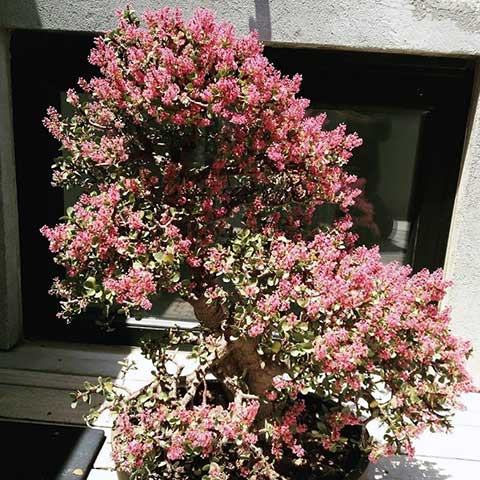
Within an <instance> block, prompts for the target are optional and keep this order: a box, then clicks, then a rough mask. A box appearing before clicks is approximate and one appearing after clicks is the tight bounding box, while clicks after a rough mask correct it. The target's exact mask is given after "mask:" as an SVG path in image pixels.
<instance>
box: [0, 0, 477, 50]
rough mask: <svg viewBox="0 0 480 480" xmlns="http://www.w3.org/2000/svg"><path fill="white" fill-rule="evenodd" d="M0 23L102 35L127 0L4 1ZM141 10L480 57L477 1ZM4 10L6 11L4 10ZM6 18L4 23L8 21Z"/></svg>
mask: <svg viewBox="0 0 480 480" xmlns="http://www.w3.org/2000/svg"><path fill="white" fill-rule="evenodd" d="M3 3H4V7H3V10H4V12H3V15H1V16H0V23H2V24H3V25H5V26H7V27H14V28H18V27H19V28H46V29H52V30H81V31H101V30H105V29H107V28H109V27H111V26H112V24H113V23H112V17H113V16H112V12H113V11H114V10H115V9H117V8H119V7H121V6H123V5H125V4H126V3H127V1H126V0H122V1H117V0H3ZM129 3H131V4H132V6H133V7H134V8H135V9H137V11H143V10H145V9H147V8H156V7H159V6H163V5H172V6H179V7H181V8H182V9H183V10H184V11H185V13H186V15H187V16H188V15H190V14H191V12H192V11H193V10H194V9H195V8H197V7H207V8H210V9H212V10H214V11H216V12H217V14H218V17H219V18H222V19H228V20H230V21H232V22H233V23H234V24H235V25H236V26H237V27H238V30H239V32H242V33H244V32H247V31H249V30H250V29H251V28H252V27H254V28H256V29H257V30H259V31H260V35H261V37H262V39H263V40H272V41H274V42H288V43H297V44H298V43H302V44H312V45H329V46H335V47H341V48H348V49H352V48H355V49H362V50H394V51H402V52H405V51H418V52H438V53H455V54H476V53H478V52H479V51H480V2H479V1H477V0H451V1H447V0H270V1H268V0H177V1H172V0H166V1H163V0H131V1H130V2H129ZM0 8H2V7H0ZM2 17H3V20H2Z"/></svg>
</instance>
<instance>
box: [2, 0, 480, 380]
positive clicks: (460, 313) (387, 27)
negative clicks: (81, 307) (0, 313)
mask: <svg viewBox="0 0 480 480" xmlns="http://www.w3.org/2000/svg"><path fill="white" fill-rule="evenodd" d="M125 3H126V1H125V2H124V1H120V2H119V1H114V0H81V1H80V0H3V3H0V25H3V26H4V27H6V28H32V29H37V28H43V29H51V30H77V31H103V30H105V29H108V28H110V27H111V26H112V25H113V15H112V12H113V11H114V10H115V9H116V8H119V7H121V6H123V5H124V4H125ZM130 3H131V4H132V6H133V7H134V8H135V9H137V11H143V10H145V9H146V8H156V7H159V6H163V5H172V6H179V7H181V8H183V9H184V11H185V14H186V16H189V15H190V14H191V12H192V11H193V10H194V9H195V8H196V7H200V6H203V7H207V8H210V9H212V10H214V11H216V12H217V15H218V17H219V18H221V19H226V20H227V19H228V20H230V21H232V22H233V23H234V24H235V25H236V26H237V29H238V31H239V32H240V33H247V32H248V31H249V30H251V29H252V28H255V29H257V30H258V31H259V33H260V37H261V38H262V39H263V40H264V41H271V42H275V43H291V44H297V45H298V44H302V45H314V46H319V47H329V48H342V49H356V50H370V51H388V52H403V53H405V52H415V53H420V54H439V55H456V56H458V55H475V56H478V55H480V1H478V0H450V1H447V0H270V1H268V0H197V1H195V0H178V1H157V0H133V1H130ZM2 10H3V11H2ZM0 75H1V71H0ZM0 80H1V78H0ZM477 96H478V92H477V93H476V95H475V97H477ZM475 103H476V102H475ZM475 108H476V106H473V107H472V122H471V131H470V132H469V136H468V138H467V141H468V142H467V148H466V156H465V159H464V166H463V171H462V175H461V180H460V184H459V189H458V195H457V199H456V205H455V214H454V219H453V223H452V231H451V236H450V242H449V248H448V255H447V264H446V267H447V275H448V277H449V278H451V279H453V280H454V281H455V282H456V284H455V287H453V288H452V289H451V291H450V294H449V297H448V299H447V302H446V303H451V304H452V306H453V314H454V329H455V331H456V332H457V333H460V334H463V335H464V336H466V337H468V338H470V339H471V340H472V341H473V342H474V344H475V346H476V350H477V354H476V356H475V358H474V359H473V361H472V362H471V368H472V371H474V372H475V375H476V378H477V381H478V382H479V383H480V208H478V205H480V169H479V167H480V112H478V111H476V110H475ZM3 114H4V112H3V111H2V115H3ZM2 161H3V159H2ZM3 196H4V197H5V194H4V195H3ZM4 211H5V210H4ZM0 249H1V247H0ZM0 294H1V292H0Z"/></svg>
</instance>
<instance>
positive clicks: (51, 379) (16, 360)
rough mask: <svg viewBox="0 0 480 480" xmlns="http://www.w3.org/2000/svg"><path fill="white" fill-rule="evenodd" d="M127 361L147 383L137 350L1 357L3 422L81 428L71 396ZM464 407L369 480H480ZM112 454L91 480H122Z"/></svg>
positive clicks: (59, 350) (40, 350)
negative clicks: (413, 451) (446, 429)
mask: <svg viewBox="0 0 480 480" xmlns="http://www.w3.org/2000/svg"><path fill="white" fill-rule="evenodd" d="M126 356H128V357H129V358H131V359H135V360H136V361H137V362H138V365H139V369H138V370H137V371H135V372H134V373H132V377H130V378H127V379H125V383H127V384H128V385H129V386H130V387H133V386H135V385H137V386H140V385H141V384H144V383H145V382H146V381H148V377H149V371H150V365H149V363H148V362H147V361H146V360H145V359H142V358H141V356H140V352H139V350H138V349H136V348H130V347H115V346H109V347H106V346H100V345H97V346H93V345H76V344H66V343H55V342H48V343H38V342H37V343H26V344H24V345H21V346H20V347H17V348H16V349H14V350H13V351H10V352H0V418H2V417H3V418H14V419H19V420H35V421H42V422H59V423H73V424H82V415H83V414H84V413H85V408H83V407H81V406H79V407H78V408H77V409H76V410H72V409H71V408H70V398H69V392H71V391H73V390H74V389H76V388H80V387H81V385H82V384H83V382H84V381H85V380H86V379H88V380H90V381H95V378H96V377H97V376H99V375H101V376H110V377H113V378H115V377H116V375H117V374H118V371H119V365H118V361H119V360H122V359H124V358H125V357H126ZM464 403H465V405H466V407H467V408H466V410H465V411H462V412H459V413H458V414H457V415H456V417H455V422H454V426H455V428H454V430H453V432H452V433H450V434H438V433H437V434H432V433H426V434H424V435H423V436H422V437H421V438H420V439H419V440H418V441H417V442H416V447H417V456H416V458H414V459H407V458H405V457H394V458H389V459H382V460H381V461H379V462H378V463H377V464H375V465H373V464H372V465H370V466H369V468H368V470H367V472H366V475H365V480H480V394H469V395H466V396H465V397H464ZM99 428H103V429H104V430H105V431H106V434H107V438H108V437H109V422H108V419H101V421H100V424H99ZM109 451H110V444H109V442H108V441H107V443H106V444H105V445H104V447H103V449H102V450H101V452H100V454H99V456H98V458H97V459H96V461H95V465H94V469H93V470H92V471H91V473H90V475H89V477H88V480H115V479H119V478H121V477H119V476H118V474H117V473H116V472H115V471H114V470H113V462H112V460H111V459H110V455H109ZM312 480H313V479H312Z"/></svg>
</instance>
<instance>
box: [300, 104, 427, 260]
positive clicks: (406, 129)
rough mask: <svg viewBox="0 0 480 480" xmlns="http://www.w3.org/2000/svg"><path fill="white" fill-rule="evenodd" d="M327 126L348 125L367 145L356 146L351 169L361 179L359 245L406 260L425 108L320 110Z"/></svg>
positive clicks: (357, 222) (354, 210) (357, 208)
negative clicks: (375, 246) (323, 114)
mask: <svg viewBox="0 0 480 480" xmlns="http://www.w3.org/2000/svg"><path fill="white" fill-rule="evenodd" d="M322 112H326V113H327V123H326V128H327V129H333V128H335V127H336V126H337V125H338V124H340V123H345V124H346V125H347V129H348V131H349V132H354V131H356V132H357V133H358V134H359V136H360V137H361V138H362V139H363V145H362V146H361V147H358V148H357V149H355V151H354V153H353V157H352V158H351V160H350V163H349V165H348V167H347V170H348V171H350V172H351V173H353V174H355V175H356V176H357V177H358V187H359V188H361V189H362V190H363V194H362V195H361V196H360V197H358V198H357V202H356V205H355V207H353V208H352V209H351V213H352V216H353V218H354V229H355V231H356V232H357V233H358V235H359V239H358V243H359V244H363V245H367V246H370V245H374V244H378V245H380V252H381V255H382V260H384V261H385V262H389V261H392V260H397V261H399V262H401V263H408V258H406V253H407V245H408V240H409V233H410V220H411V219H410V217H409V211H410V202H411V198H412V189H413V183H414V177H415V168H416V164H417V151H418V144H419V137H420V130H421V126H422V121H423V119H424V117H425V115H426V113H427V112H425V111H423V110H413V109H404V110H400V109H391V110H387V109H381V110H380V109H373V108H372V109H368V108H346V109H334V108H328V107H327V108H322V106H321V105H313V108H311V109H309V114H310V115H317V114H319V113H322Z"/></svg>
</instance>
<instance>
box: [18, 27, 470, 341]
mask: <svg viewBox="0 0 480 480" xmlns="http://www.w3.org/2000/svg"><path fill="white" fill-rule="evenodd" d="M91 45H92V36H91V35H85V34H68V33H52V32H28V31H18V32H14V34H13V36H12V52H11V53H12V80H13V82H12V83H13V110H14V128H15V148H16V150H15V153H16V162H17V182H18V185H17V186H18V201H19V210H20V211H19V214H20V235H21V255H22V289H23V302H24V318H25V331H26V335H27V336H29V337H43V338H51V339H53V338H61V339H70V340H82V341H89V342H94V341H96V342H102V343H112V342H115V343H127V344H128V343H135V342H136V341H137V340H138V338H139V337H141V336H142V335H144V334H145V330H146V329H148V330H149V331H150V332H151V331H152V330H153V331H155V332H156V331H158V327H159V326H162V325H165V324H168V323H169V322H176V321H177V320H178V319H181V320H183V321H186V322H187V323H186V324H185V325H187V326H193V325H194V318H193V315H192V312H191V310H189V308H188V306H185V305H183V304H182V303H179V302H178V301H177V300H176V299H175V298H168V299H165V300H164V302H163V303H159V304H157V306H156V310H155V309H154V311H152V312H151V313H150V314H149V315H148V316H147V318H145V319H144V320H142V322H140V323H139V322H136V321H133V320H132V321H129V322H127V323H126V324H123V325H122V326H121V328H119V329H118V330H117V331H115V332H114V333H102V332H99V331H98V329H96V328H95V326H94V320H93V319H92V320H91V321H87V320H86V319H82V320H81V321H79V322H74V323H73V325H71V326H66V327H63V326H62V322H59V321H58V320H57V319H56V318H55V312H56V311H57V299H55V298H52V297H50V296H49V295H48V293H47V292H48V289H49V287H50V284H51V279H52V278H53V277H54V276H55V275H59V274H61V272H59V271H58V269H57V268H56V266H55V264H54V263H53V261H52V258H51V254H50V253H49V252H48V249H47V246H46V241H45V240H44V239H43V238H42V237H41V235H40V234H39V228H40V227H41V226H42V225H44V224H49V225H53V224H54V223H56V222H57V220H58V218H59V217H60V216H61V215H62V213H63V210H64V202H65V201H67V202H68V201H69V200H68V199H64V198H63V197H64V196H63V192H62V191H60V190H59V189H53V188H52V187H51V186H50V174H51V168H50V165H51V163H52V159H53V158H54V157H55V156H57V155H58V145H57V144H56V142H55V141H54V140H53V139H52V138H51V137H50V135H49V134H48V132H47V131H46V130H45V129H44V128H43V126H42V124H41V120H42V118H43V117H44V115H45V111H46V109H47V107H48V106H49V105H54V106H56V107H57V108H60V107H61V95H62V92H65V91H66V90H67V88H69V87H71V86H73V85H75V83H76V81H77V79H78V77H80V76H83V77H87V78H88V77H91V76H93V75H95V74H96V72H95V70H94V69H93V68H92V67H91V66H90V65H89V64H88V62H87V60H86V59H87V56H88V52H89V50H90V48H91ZM265 53H266V55H267V56H268V57H269V58H270V59H271V60H272V62H273V63H274V64H275V65H276V66H277V67H278V68H280V70H281V71H282V72H283V73H285V74H290V75H292V74H294V73H297V72H299V73H301V74H302V75H303V84H302V91H301V94H302V95H303V96H305V97H307V98H310V99H311V100H312V103H311V113H312V114H313V113H317V112H319V111H326V112H327V113H328V116H329V122H330V123H329V124H327V127H329V126H334V125H336V124H337V123H339V122H345V123H346V124H347V125H348V127H349V129H351V130H357V131H358V133H359V134H360V136H362V137H363V138H364V140H365V143H364V145H363V146H362V147H360V148H359V149H357V151H356V152H355V156H354V159H352V162H351V164H350V167H349V168H351V171H352V172H353V173H356V174H357V175H358V177H359V179H360V180H359V182H360V184H362V185H363V186H364V190H365V193H364V195H363V198H362V202H360V204H359V205H358V206H357V208H356V209H354V211H353V214H354V217H355V222H356V229H357V232H358V234H359V236H360V242H361V243H365V244H372V243H379V244H380V247H381V253H382V256H383V258H384V259H385V261H388V260H392V259H396V260H398V261H400V262H404V263H410V264H412V266H413V267H414V268H415V269H416V270H418V269H421V268H423V267H428V268H436V267H439V266H442V265H443V261H444V256H445V250H446V244H447V239H448V231H449V226H450V220H451V214H452V208H453V201H454V196H455V191H456V185H457V180H458V175H459V170H460V161H461V155H462V148H463V140H464V135H465V128H466V120H467V114H468V107H469V102H470V95H471V90H472V79H473V71H474V64H473V62H471V61H469V60H465V59H454V58H430V57H417V56H407V55H387V54H374V53H352V52H342V51H325V50H321V49H313V48H310V49H307V48H302V49H293V48H283V47H282V48H280V47H273V46H269V47H267V48H266V49H265Z"/></svg>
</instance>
